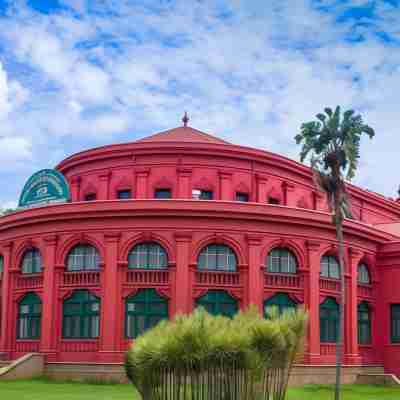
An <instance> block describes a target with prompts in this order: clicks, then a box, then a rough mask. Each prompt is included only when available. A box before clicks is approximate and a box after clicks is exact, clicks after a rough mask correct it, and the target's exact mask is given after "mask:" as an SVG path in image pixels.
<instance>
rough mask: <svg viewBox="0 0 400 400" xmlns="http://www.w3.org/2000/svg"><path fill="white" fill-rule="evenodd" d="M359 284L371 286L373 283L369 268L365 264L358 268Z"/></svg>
mask: <svg viewBox="0 0 400 400" xmlns="http://www.w3.org/2000/svg"><path fill="white" fill-rule="evenodd" d="M357 280H358V283H361V284H366V285H369V284H370V283H371V279H370V276H369V270H368V267H367V266H366V265H365V264H360V265H359V266H358V275H357Z"/></svg>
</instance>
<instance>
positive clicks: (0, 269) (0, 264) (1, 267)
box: [0, 255, 4, 274]
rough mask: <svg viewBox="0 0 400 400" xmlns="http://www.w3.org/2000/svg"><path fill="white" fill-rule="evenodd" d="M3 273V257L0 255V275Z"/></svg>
mask: <svg viewBox="0 0 400 400" xmlns="http://www.w3.org/2000/svg"><path fill="white" fill-rule="evenodd" d="M3 271H4V257H3V256H2V255H0V274H1V273H3Z"/></svg>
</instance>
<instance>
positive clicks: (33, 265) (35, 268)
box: [21, 247, 42, 274]
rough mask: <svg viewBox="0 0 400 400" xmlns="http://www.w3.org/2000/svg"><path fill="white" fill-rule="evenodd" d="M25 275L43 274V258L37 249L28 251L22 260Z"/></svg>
mask: <svg viewBox="0 0 400 400" xmlns="http://www.w3.org/2000/svg"><path fill="white" fill-rule="evenodd" d="M21 270H22V273H23V274H38V273H39V272H42V256H41V254H40V251H39V250H38V249H36V248H34V247H33V248H31V249H29V250H27V251H26V252H25V254H24V257H23V258H22V267H21Z"/></svg>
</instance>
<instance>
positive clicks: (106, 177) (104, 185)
mask: <svg viewBox="0 0 400 400" xmlns="http://www.w3.org/2000/svg"><path fill="white" fill-rule="evenodd" d="M110 178H111V172H110V171H107V172H105V173H103V174H100V175H99V179H100V187H99V192H98V199H99V200H108V199H109V198H110V193H109V191H110Z"/></svg>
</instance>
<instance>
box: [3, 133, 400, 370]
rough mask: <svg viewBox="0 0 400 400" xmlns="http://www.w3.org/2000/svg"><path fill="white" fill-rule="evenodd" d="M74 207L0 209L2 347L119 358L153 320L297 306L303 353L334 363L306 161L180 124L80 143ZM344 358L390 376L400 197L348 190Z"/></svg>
mask: <svg viewBox="0 0 400 400" xmlns="http://www.w3.org/2000/svg"><path fill="white" fill-rule="evenodd" d="M56 169H57V170H58V171H59V172H61V173H62V174H63V175H64V176H65V178H66V179H67V181H68V183H69V186H70V189H71V196H72V199H71V202H69V203H65V204H53V205H48V206H43V207H37V208H30V209H24V210H21V211H18V212H16V213H13V214H10V215H7V216H4V217H1V218H0V271H1V273H0V277H1V278H0V279H1V326H0V354H1V355H2V357H3V358H4V359H8V360H11V359H16V358H18V357H20V356H21V355H23V354H25V353H30V352H40V353H42V354H44V355H45V356H46V359H47V360H48V361H49V362H61V363H62V362H65V363H68V362H93V363H109V362H112V363H118V362H121V361H122V360H123V357H124V352H125V351H126V349H127V347H128V345H129V344H130V343H131V342H132V341H134V339H135V337H137V335H139V334H141V333H142V332H144V331H145V330H146V329H148V328H150V327H151V326H153V325H154V324H156V323H157V322H158V321H159V320H160V319H163V318H172V317H173V316H174V315H176V314H178V313H190V312H191V311H192V310H193V309H194V308H195V307H196V306H198V305H202V306H204V307H205V308H206V309H207V310H209V311H210V312H211V313H214V314H223V315H233V314H234V313H235V312H237V311H238V310H239V309H245V308H246V307H247V306H248V305H250V304H255V305H256V306H257V307H258V309H259V311H260V313H262V314H263V315H264V316H266V317H268V312H269V310H270V307H271V306H273V305H274V306H277V307H278V309H279V310H284V309H286V308H295V307H298V306H300V305H304V306H305V307H306V309H307V310H308V312H309V318H310V329H309V332H308V337H307V346H306V352H305V355H304V360H303V361H302V362H303V363H304V364H308V365H324V364H325V365H328V364H332V363H333V362H334V360H335V344H334V343H335V339H336V334H337V330H336V327H337V323H338V301H339V290H340V281H339V266H338V261H337V242H336V240H335V230H334V227H333V226H332V223H331V215H330V213H329V209H328V205H327V202H326V199H325V196H324V195H323V194H322V193H320V192H318V191H317V190H316V189H315V186H314V184H313V180H312V173H311V171H310V169H309V168H308V167H306V166H304V165H302V164H299V163H297V162H295V161H292V160H289V159H287V158H285V157H282V156H279V155H276V154H272V153H269V152H265V151H261V150H257V149H253V148H248V147H242V146H236V145H232V144H230V143H227V142H225V141H223V140H220V139H218V138H216V137H214V136H211V135H208V134H205V133H203V132H200V131H197V130H195V129H193V128H190V127H186V126H184V127H180V128H176V129H172V130H170V131H166V132H163V133H159V134H156V135H153V136H150V137H148V138H145V139H142V140H139V141H136V142H133V143H127V144H118V145H110V146H105V147H101V148H96V149H93V150H88V151H84V152H81V153H78V154H75V155H73V156H71V157H69V158H67V159H66V160H64V161H62V162H61V163H60V164H59V165H58V166H57V167H56ZM348 190H349V193H350V195H351V200H352V208H353V214H354V219H352V220H346V221H345V223H344V231H345V268H346V270H345V276H346V293H347V295H346V296H347V301H346V305H345V345H344V363H345V364H346V365H357V366H360V365H366V366H367V365H380V366H384V367H385V370H386V371H388V372H392V373H397V374H399V375H400V290H399V288H400V204H398V203H397V202H396V201H393V200H390V199H387V198H385V197H383V196H381V195H378V194H375V193H372V192H369V191H364V190H361V189H360V188H357V187H355V186H351V185H349V187H348Z"/></svg>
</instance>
